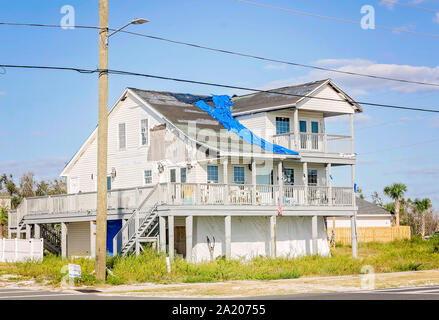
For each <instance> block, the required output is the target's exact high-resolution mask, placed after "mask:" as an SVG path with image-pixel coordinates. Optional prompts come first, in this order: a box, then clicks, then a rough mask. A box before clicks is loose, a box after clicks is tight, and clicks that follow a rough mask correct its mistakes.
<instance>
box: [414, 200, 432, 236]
mask: <svg viewBox="0 0 439 320" xmlns="http://www.w3.org/2000/svg"><path fill="white" fill-rule="evenodd" d="M413 205H414V207H415V210H416V211H417V212H419V213H420V214H421V236H422V239H424V237H425V211H427V210H428V209H430V208H431V200H430V199H429V198H424V199H415V201H414V202H413Z"/></svg>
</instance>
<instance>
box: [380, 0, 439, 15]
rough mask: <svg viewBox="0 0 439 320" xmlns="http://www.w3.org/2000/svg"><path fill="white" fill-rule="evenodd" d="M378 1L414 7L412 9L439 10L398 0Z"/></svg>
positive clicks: (434, 11)
mask: <svg viewBox="0 0 439 320" xmlns="http://www.w3.org/2000/svg"><path fill="white" fill-rule="evenodd" d="M378 2H381V3H387V4H391V5H397V6H401V7H407V8H412V9H418V10H423V11H429V12H433V13H437V12H439V10H436V9H431V8H426V7H421V6H417V5H414V4H409V3H401V2H399V1H397V0H378Z"/></svg>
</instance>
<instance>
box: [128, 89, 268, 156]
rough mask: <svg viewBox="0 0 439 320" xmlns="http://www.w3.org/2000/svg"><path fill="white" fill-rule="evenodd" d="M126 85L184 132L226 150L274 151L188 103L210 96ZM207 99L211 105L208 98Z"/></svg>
mask: <svg viewBox="0 0 439 320" xmlns="http://www.w3.org/2000/svg"><path fill="white" fill-rule="evenodd" d="M129 89H130V90H132V91H133V92H134V93H135V94H136V95H137V96H139V97H140V98H141V99H143V100H144V101H145V102H147V103H148V104H149V105H150V106H151V107H152V108H153V109H154V110H156V111H157V112H158V113H160V114H162V115H163V116H164V117H165V118H166V119H167V120H168V121H169V122H171V123H172V125H174V126H175V127H177V128H178V129H180V130H181V131H182V132H183V133H184V134H186V135H187V136H189V137H190V138H193V139H195V140H197V141H198V142H202V143H204V144H206V145H207V146H209V147H212V148H214V149H218V150H220V151H225V152H249V153H259V154H273V153H272V152H268V151H266V150H263V149H262V148H260V147H259V146H257V145H252V144H250V143H247V142H245V141H244V140H242V139H241V138H239V136H238V135H236V134H235V133H233V132H230V131H228V130H227V129H225V128H224V127H223V126H222V124H221V123H219V122H218V121H217V120H216V119H215V118H213V117H211V116H210V115H209V114H208V113H207V112H205V111H204V110H202V109H200V108H198V107H197V106H195V105H194V104H193V103H189V102H190V101H198V100H204V99H208V98H210V96H202V95H198V96H197V95H191V94H176V93H172V92H162V91H151V90H140V89H135V88H129ZM185 100H186V101H187V102H185ZM207 103H209V104H210V105H212V106H213V104H212V103H211V102H207ZM190 123H192V124H196V125H195V126H194V129H195V132H192V131H191V129H190ZM208 129H210V130H208ZM190 131H191V132H190Z"/></svg>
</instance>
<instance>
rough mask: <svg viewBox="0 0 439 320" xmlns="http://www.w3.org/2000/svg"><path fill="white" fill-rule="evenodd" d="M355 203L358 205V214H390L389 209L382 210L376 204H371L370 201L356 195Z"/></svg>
mask: <svg viewBox="0 0 439 320" xmlns="http://www.w3.org/2000/svg"><path fill="white" fill-rule="evenodd" d="M356 203H357V206H358V213H357V214H358V215H370V214H390V212H389V211H387V210H384V209H383V208H381V207H379V206H377V205H376V204H373V203H372V202H369V201H366V200H364V199H361V198H358V197H357V199H356Z"/></svg>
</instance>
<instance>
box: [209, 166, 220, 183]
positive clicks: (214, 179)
mask: <svg viewBox="0 0 439 320" xmlns="http://www.w3.org/2000/svg"><path fill="white" fill-rule="evenodd" d="M207 183H218V166H207Z"/></svg>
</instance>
